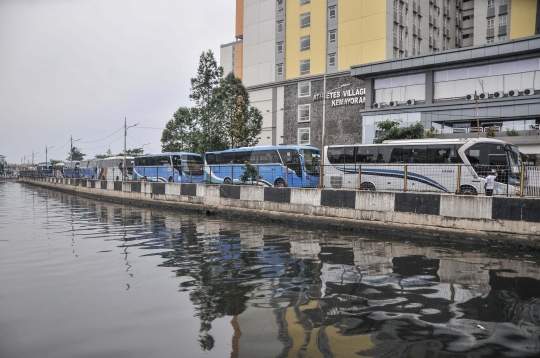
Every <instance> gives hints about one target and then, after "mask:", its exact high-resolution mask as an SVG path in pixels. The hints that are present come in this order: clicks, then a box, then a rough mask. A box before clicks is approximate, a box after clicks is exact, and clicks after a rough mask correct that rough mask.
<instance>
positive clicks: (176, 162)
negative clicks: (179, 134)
mask: <svg viewBox="0 0 540 358" xmlns="http://www.w3.org/2000/svg"><path fill="white" fill-rule="evenodd" d="M172 164H173V166H174V167H175V168H177V167H181V166H182V159H181V158H180V156H179V155H173V156H172Z"/></svg>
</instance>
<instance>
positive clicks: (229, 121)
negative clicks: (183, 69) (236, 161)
mask: <svg viewBox="0 0 540 358" xmlns="http://www.w3.org/2000/svg"><path fill="white" fill-rule="evenodd" d="M215 100H216V101H217V103H219V107H220V108H219V111H217V116H218V118H217V119H218V120H219V123H220V125H221V127H222V128H223V130H222V133H223V134H224V137H222V141H224V143H223V146H224V148H219V149H228V148H238V147H251V146H254V145H257V143H258V142H259V139H258V137H257V136H258V135H259V133H260V132H261V128H262V119H263V117H262V115H261V112H260V111H259V110H258V109H257V108H254V107H250V101H249V94H248V92H247V90H246V88H245V87H244V86H243V85H242V81H241V80H240V79H239V78H238V77H236V76H235V75H234V73H233V72H230V73H229V74H228V75H227V76H226V77H225V78H223V79H222V80H221V82H220V86H219V88H218V89H217V90H216V96H215Z"/></svg>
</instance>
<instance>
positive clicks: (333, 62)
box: [328, 53, 336, 67]
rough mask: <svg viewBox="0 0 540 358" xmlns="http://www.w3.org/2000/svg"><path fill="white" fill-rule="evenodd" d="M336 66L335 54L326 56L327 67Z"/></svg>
mask: <svg viewBox="0 0 540 358" xmlns="http://www.w3.org/2000/svg"><path fill="white" fill-rule="evenodd" d="M335 65H336V54H335V53H331V54H329V55H328V67H334V66H335Z"/></svg>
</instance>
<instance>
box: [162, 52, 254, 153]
mask: <svg viewBox="0 0 540 358" xmlns="http://www.w3.org/2000/svg"><path fill="white" fill-rule="evenodd" d="M222 76H223V68H221V67H219V66H218V65H217V62H216V60H215V58H214V53H213V52H212V51H210V50H209V51H207V52H203V53H202V55H201V57H200V59H199V66H198V68H197V75H196V76H195V77H194V78H192V79H191V92H190V95H189V98H190V99H191V100H192V101H194V102H195V106H194V107H192V108H187V107H180V108H179V109H178V110H177V111H176V112H175V113H174V115H173V118H172V119H171V120H169V121H168V122H167V124H166V127H165V129H164V130H163V133H162V135H161V143H162V149H163V150H164V151H182V150H185V151H190V152H196V153H200V154H204V153H206V152H209V151H213V150H223V149H228V148H237V147H243V146H253V145H256V144H257V143H258V139H257V137H258V136H259V134H260V132H261V128H262V115H261V113H260V111H259V110H258V109H257V108H254V107H251V106H250V102H249V95H248V93H247V91H246V89H245V87H244V86H243V85H242V82H241V81H240V79H239V78H236V77H235V76H234V74H233V73H230V74H228V75H227V76H226V77H225V78H221V77H222Z"/></svg>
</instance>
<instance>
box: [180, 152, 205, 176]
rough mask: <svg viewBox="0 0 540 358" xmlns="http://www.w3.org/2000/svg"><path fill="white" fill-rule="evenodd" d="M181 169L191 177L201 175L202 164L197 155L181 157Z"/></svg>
mask: <svg viewBox="0 0 540 358" xmlns="http://www.w3.org/2000/svg"><path fill="white" fill-rule="evenodd" d="M182 164H184V165H183V166H182V169H183V171H184V172H185V173H188V174H191V175H203V167H204V162H203V160H202V158H201V157H199V156H198V155H182Z"/></svg>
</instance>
